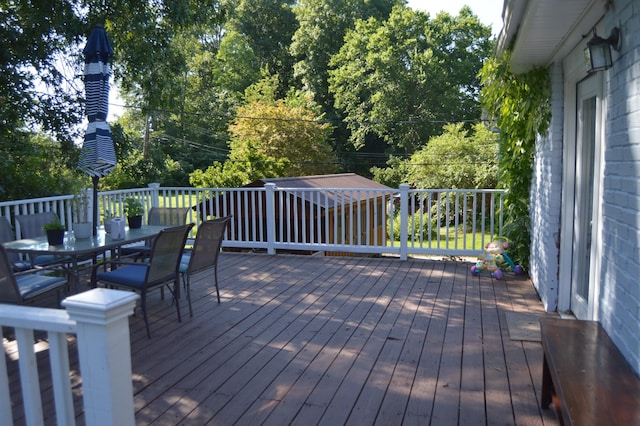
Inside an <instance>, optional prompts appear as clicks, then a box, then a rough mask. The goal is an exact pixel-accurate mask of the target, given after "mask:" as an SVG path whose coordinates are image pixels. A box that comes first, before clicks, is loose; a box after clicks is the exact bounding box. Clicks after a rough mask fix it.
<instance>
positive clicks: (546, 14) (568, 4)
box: [499, 0, 606, 72]
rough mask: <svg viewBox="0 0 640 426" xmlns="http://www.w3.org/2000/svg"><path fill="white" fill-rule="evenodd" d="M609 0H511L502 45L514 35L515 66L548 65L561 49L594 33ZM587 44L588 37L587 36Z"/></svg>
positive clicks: (513, 67)
mask: <svg viewBox="0 0 640 426" xmlns="http://www.w3.org/2000/svg"><path fill="white" fill-rule="evenodd" d="M605 3H606V2H605V0H528V1H523V0H507V1H505V9H504V12H503V13H504V16H503V19H504V22H505V30H507V29H508V30H509V31H506V32H505V33H504V34H501V39H502V40H500V42H499V44H500V47H499V49H500V48H502V49H504V48H506V47H508V45H509V44H510V43H511V41H512V40H513V38H514V37H515V43H514V45H513V50H512V53H511V67H512V69H513V70H514V71H515V72H523V71H526V70H527V69H530V68H532V67H534V66H547V65H549V64H550V63H551V62H552V61H553V59H554V58H555V57H557V56H561V53H562V52H564V54H566V53H567V52H568V51H569V50H571V49H573V48H574V47H575V45H576V44H577V43H579V42H581V41H582V40H583V38H584V37H585V36H590V30H591V28H593V26H594V25H595V24H596V23H597V21H598V20H599V19H600V18H601V17H602V16H603V15H604V12H605ZM585 45H586V40H585Z"/></svg>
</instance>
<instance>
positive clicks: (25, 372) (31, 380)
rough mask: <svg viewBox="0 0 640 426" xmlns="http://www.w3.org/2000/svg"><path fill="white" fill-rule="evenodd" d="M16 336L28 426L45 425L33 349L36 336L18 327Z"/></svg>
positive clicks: (30, 330)
mask: <svg viewBox="0 0 640 426" xmlns="http://www.w3.org/2000/svg"><path fill="white" fill-rule="evenodd" d="M15 336H16V340H17V341H18V353H19V354H20V358H19V360H18V365H19V367H20V383H21V387H22V403H23V408H24V416H25V419H26V423H27V424H28V425H42V424H44V420H43V416H42V399H41V397H40V381H39V379H38V363H37V361H36V353H35V350H34V347H33V341H34V335H33V330H32V329H30V328H23V327H16V328H15Z"/></svg>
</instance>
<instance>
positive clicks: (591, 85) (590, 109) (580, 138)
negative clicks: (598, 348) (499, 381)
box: [571, 76, 600, 319]
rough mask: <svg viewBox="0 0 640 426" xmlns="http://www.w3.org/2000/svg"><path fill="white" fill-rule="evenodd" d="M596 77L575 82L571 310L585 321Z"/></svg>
mask: <svg viewBox="0 0 640 426" xmlns="http://www.w3.org/2000/svg"><path fill="white" fill-rule="evenodd" d="M597 81H598V80H597V78H596V77H595V76H592V77H589V78H587V79H586V80H584V81H582V82H580V83H578V99H577V117H576V127H577V128H576V150H575V153H576V157H575V161H576V163H575V180H574V182H575V187H574V194H575V197H574V206H573V212H574V222H573V242H572V248H573V250H572V251H573V256H572V265H571V272H572V273H571V310H572V311H573V313H574V315H575V316H576V317H577V318H580V319H588V318H589V315H590V309H589V308H590V304H591V303H592V294H593V291H592V290H593V285H594V280H593V278H592V277H593V275H592V273H591V271H592V264H591V263H592V258H591V257H592V254H591V253H592V246H593V242H594V241H593V236H594V208H593V206H594V192H595V173H594V170H595V158H596V155H595V153H596V146H597V145H598V139H599V137H598V131H599V120H598V117H599V111H600V105H599V102H600V100H599V98H598V96H597Z"/></svg>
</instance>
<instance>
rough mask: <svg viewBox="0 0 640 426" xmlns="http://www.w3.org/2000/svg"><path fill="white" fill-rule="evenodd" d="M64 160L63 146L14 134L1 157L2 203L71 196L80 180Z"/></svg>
mask: <svg viewBox="0 0 640 426" xmlns="http://www.w3.org/2000/svg"><path fill="white" fill-rule="evenodd" d="M65 158H66V156H65V155H63V154H62V148H61V146H60V144H59V143H56V142H55V141H53V140H52V139H51V138H48V137H46V136H43V135H41V134H40V135H38V134H35V133H28V132H20V131H17V132H12V134H11V138H10V139H9V140H7V139H5V141H4V142H3V146H2V156H1V157H0V168H1V169H2V179H1V180H0V201H9V200H20V199H26V198H38V197H48V196H53V195H64V194H70V193H72V192H73V189H74V188H75V185H76V181H77V180H78V179H79V177H78V176H77V175H76V174H75V173H74V171H73V169H72V168H70V167H69V165H68V164H66V163H65Z"/></svg>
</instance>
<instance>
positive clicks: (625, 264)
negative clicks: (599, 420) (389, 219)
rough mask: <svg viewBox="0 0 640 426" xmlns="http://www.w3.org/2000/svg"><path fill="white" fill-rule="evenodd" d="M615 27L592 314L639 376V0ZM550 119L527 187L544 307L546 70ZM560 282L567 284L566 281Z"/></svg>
mask: <svg viewBox="0 0 640 426" xmlns="http://www.w3.org/2000/svg"><path fill="white" fill-rule="evenodd" d="M614 26H619V27H620V30H621V32H622V49H621V52H620V53H618V52H614V53H613V56H614V65H613V68H611V69H609V70H608V71H606V72H605V74H604V78H605V88H604V96H605V99H606V117H605V140H604V144H605V151H604V152H605V154H604V159H603V168H604V175H603V188H602V199H601V200H599V202H600V207H601V209H602V219H603V221H602V232H601V233H600V234H599V235H597V236H595V238H597V239H599V241H600V243H601V245H600V246H599V247H600V252H599V261H600V264H601V271H600V276H599V277H596V282H597V283H599V285H600V287H599V288H598V291H599V303H598V311H597V313H596V315H597V319H598V320H599V321H600V322H601V323H602V325H603V327H604V328H605V329H606V330H607V333H608V334H609V335H610V336H611V338H612V339H613V341H614V342H615V344H616V345H617V346H618V348H620V350H621V351H622V353H623V355H624V356H625V358H626V359H627V360H628V361H629V362H630V364H631V365H632V367H633V368H634V369H635V371H636V372H638V373H639V374H640V0H616V2H615V6H614V7H613V8H612V9H611V10H610V11H609V12H608V13H607V15H606V16H605V22H604V27H605V28H613V27H614ZM550 71H551V79H552V90H553V95H552V113H553V119H552V123H551V127H550V129H549V132H548V134H547V135H545V136H544V137H541V138H540V140H539V141H538V144H537V150H536V155H535V165H534V177H533V182H532V187H531V225H532V237H531V270H530V273H531V278H532V281H533V283H534V285H535V286H536V289H537V290H538V293H539V295H540V297H541V299H542V302H543V303H544V306H545V308H546V309H547V310H554V309H556V307H557V295H558V285H559V284H558V248H557V247H556V243H557V240H558V234H559V232H560V231H559V229H560V200H561V192H562V191H561V189H562V182H561V177H562V136H563V128H562V117H563V111H562V105H563V102H562V96H563V83H562V72H561V69H560V67H559V65H553V66H552V67H551V68H550ZM563 285H565V284H564V283H563Z"/></svg>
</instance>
